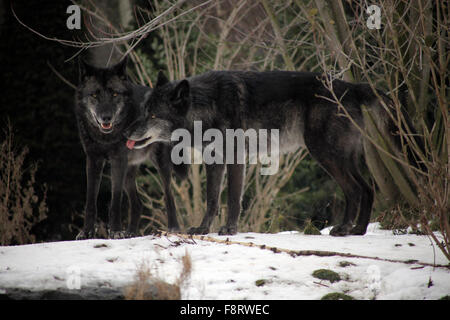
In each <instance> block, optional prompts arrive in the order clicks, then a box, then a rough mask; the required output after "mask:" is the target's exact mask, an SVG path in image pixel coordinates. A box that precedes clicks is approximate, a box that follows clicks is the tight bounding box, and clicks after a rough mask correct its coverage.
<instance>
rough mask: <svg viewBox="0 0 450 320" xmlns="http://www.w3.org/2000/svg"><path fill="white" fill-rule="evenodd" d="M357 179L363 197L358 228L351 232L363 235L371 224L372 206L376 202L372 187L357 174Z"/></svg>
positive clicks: (357, 223)
mask: <svg viewBox="0 0 450 320" xmlns="http://www.w3.org/2000/svg"><path fill="white" fill-rule="evenodd" d="M355 178H356V179H357V180H358V182H359V184H360V186H361V188H362V197H361V202H360V207H359V215H358V220H357V222H356V226H355V227H354V228H353V229H352V230H350V234H352V235H363V234H365V233H366V230H367V226H368V225H369V222H370V214H371V212H372V205H373V200H374V193H373V190H372V188H371V187H369V185H368V184H367V183H366V181H365V180H364V178H363V177H362V176H361V174H359V172H357V174H355Z"/></svg>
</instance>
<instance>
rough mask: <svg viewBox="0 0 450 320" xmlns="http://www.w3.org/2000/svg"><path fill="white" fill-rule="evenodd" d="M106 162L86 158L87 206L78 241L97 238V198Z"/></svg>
mask: <svg viewBox="0 0 450 320" xmlns="http://www.w3.org/2000/svg"><path fill="white" fill-rule="evenodd" d="M104 165H105V160H104V159H103V158H101V157H98V156H93V155H87V157H86V178H87V191H86V206H85V216H84V226H83V230H82V231H81V232H80V233H79V234H78V235H77V237H76V239H77V240H83V239H91V238H94V237H95V228H94V224H95V220H96V219H97V196H98V191H99V188H100V182H101V178H102V172H103V167H104Z"/></svg>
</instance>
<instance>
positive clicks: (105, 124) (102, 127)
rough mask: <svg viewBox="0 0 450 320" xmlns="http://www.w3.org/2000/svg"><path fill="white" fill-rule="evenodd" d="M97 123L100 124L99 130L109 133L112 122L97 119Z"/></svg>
mask: <svg viewBox="0 0 450 320" xmlns="http://www.w3.org/2000/svg"><path fill="white" fill-rule="evenodd" d="M97 124H98V125H99V126H100V130H101V131H102V132H103V133H110V132H111V131H112V128H113V124H112V122H103V123H100V121H98V120H97Z"/></svg>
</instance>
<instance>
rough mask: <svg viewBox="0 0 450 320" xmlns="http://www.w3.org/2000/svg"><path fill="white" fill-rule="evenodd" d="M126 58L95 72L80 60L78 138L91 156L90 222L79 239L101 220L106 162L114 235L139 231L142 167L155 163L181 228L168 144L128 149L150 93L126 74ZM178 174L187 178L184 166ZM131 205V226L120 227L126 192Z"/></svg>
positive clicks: (173, 226) (171, 217)
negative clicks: (138, 179)
mask: <svg viewBox="0 0 450 320" xmlns="http://www.w3.org/2000/svg"><path fill="white" fill-rule="evenodd" d="M126 64H127V59H126V58H125V59H122V61H121V62H120V63H118V64H117V65H115V66H112V67H109V68H96V67H93V66H91V65H89V64H87V63H85V62H84V61H83V60H81V61H80V78H79V85H78V87H77V90H76V103H75V115H76V119H77V122H78V129H79V135H80V139H81V143H82V146H83V149H84V151H85V153H86V176H87V193H86V206H85V221H84V227H83V230H82V231H81V232H80V233H79V234H78V236H77V239H86V238H93V237H94V236H95V230H94V224H95V221H96V217H97V196H98V191H99V187H100V182H101V177H102V172H103V167H104V165H105V161H110V163H111V189H112V190H111V206H110V208H109V227H108V232H109V237H111V238H123V237H130V236H133V235H135V234H136V233H137V228H138V225H139V220H140V215H141V212H142V203H141V201H140V199H139V197H138V195H137V192H136V181H135V178H136V174H137V172H138V167H139V164H140V163H142V162H143V161H145V160H147V159H150V160H151V161H152V162H153V164H154V165H155V167H156V168H157V169H158V171H159V174H160V176H161V180H162V182H163V185H164V192H165V202H166V209H167V214H168V225H169V229H170V230H179V226H178V222H177V219H176V212H175V204H174V200H173V196H172V194H171V191H170V179H171V172H172V168H173V166H172V165H171V162H170V149H169V146H168V145H167V144H162V143H156V144H153V145H150V146H148V147H146V148H143V149H140V150H137V149H136V150H130V149H128V148H127V147H126V141H127V139H126V137H125V136H124V135H123V132H124V130H125V129H127V128H128V127H129V126H130V124H132V123H133V122H134V121H135V120H136V119H137V118H139V117H140V114H141V110H142V101H143V100H144V97H145V94H146V93H149V92H151V89H150V88H148V87H145V86H139V85H135V84H133V83H131V82H130V81H129V80H128V79H127V74H126ZM176 169H177V173H179V174H180V175H183V167H181V166H178V167H177V168H176ZM123 190H124V191H125V192H126V194H127V196H128V199H129V203H130V209H131V212H130V217H129V225H128V229H127V231H126V232H124V231H122V227H121V212H120V211H121V204H122V193H123Z"/></svg>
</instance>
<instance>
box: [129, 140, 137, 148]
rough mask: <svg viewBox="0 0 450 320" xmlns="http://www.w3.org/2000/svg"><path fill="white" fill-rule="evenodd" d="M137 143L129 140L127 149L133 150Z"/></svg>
mask: <svg viewBox="0 0 450 320" xmlns="http://www.w3.org/2000/svg"><path fill="white" fill-rule="evenodd" d="M135 143H136V141H134V140H127V148H128V149H130V150H131V149H133V147H134V144H135Z"/></svg>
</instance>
